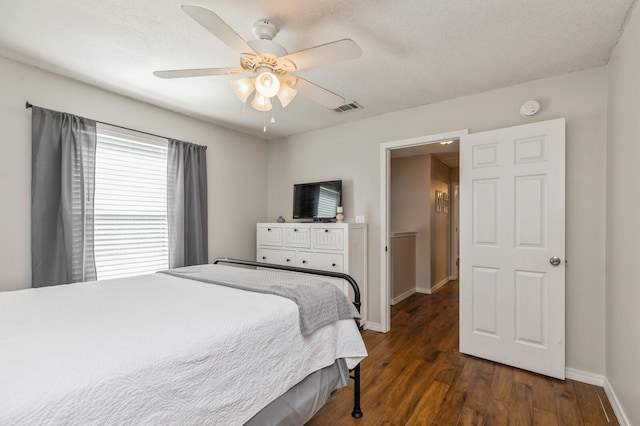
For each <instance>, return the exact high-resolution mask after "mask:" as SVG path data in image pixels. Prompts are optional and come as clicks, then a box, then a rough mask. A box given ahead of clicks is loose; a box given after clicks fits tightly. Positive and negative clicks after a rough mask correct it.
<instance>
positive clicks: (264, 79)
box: [255, 71, 280, 98]
mask: <svg viewBox="0 0 640 426" xmlns="http://www.w3.org/2000/svg"><path fill="white" fill-rule="evenodd" d="M255 85H256V91H257V92H258V93H260V94H261V95H262V96H264V97H266V98H270V97H272V96H275V95H276V94H277V93H278V91H279V90H280V80H279V79H278V77H276V75H275V74H273V73H272V72H270V71H265V72H262V73H260V74H258V75H257V76H256V82H255Z"/></svg>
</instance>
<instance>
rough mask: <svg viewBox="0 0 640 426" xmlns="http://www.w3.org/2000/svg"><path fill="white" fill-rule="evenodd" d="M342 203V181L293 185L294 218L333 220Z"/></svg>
mask: <svg viewBox="0 0 640 426" xmlns="http://www.w3.org/2000/svg"><path fill="white" fill-rule="evenodd" d="M341 205H342V181H341V180H332V181H327V182H313V183H299V184H295V185H293V218H294V219H311V220H313V221H318V222H322V221H331V220H335V218H336V208H337V207H338V206H341Z"/></svg>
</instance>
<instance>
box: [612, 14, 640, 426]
mask: <svg viewBox="0 0 640 426" xmlns="http://www.w3.org/2000/svg"><path fill="white" fill-rule="evenodd" d="M639 40H640V8H636V10H635V11H634V13H633V15H632V17H631V19H630V21H629V22H628V24H627V27H626V29H625V32H624V34H623V36H622V38H621V39H620V41H619V43H618V46H617V47H616V50H615V51H614V53H613V56H612V58H611V61H610V62H609V67H608V70H607V73H608V76H607V77H608V84H609V85H608V125H607V127H608V138H607V139H608V140H607V143H608V146H607V294H606V300H607V303H606V313H607V328H606V336H607V339H606V348H607V351H606V360H607V365H606V376H607V379H608V380H609V383H610V384H611V387H612V389H613V390H614V392H615V394H616V396H617V398H618V401H619V403H620V406H621V407H622V409H623V410H624V412H625V414H626V417H627V420H628V423H629V424H632V425H640V404H638V403H639V402H640V331H639V330H638V326H639V325H640V307H639V303H640V262H639V260H640V222H638V218H640V189H639V184H640V113H639V109H638V99H639V98H640V43H638V41H639Z"/></svg>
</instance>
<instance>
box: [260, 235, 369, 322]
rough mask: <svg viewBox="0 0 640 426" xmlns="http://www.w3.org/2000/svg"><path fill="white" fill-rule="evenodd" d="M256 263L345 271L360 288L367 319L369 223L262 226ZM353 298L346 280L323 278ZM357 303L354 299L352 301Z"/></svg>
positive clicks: (364, 319) (363, 314)
mask: <svg viewBox="0 0 640 426" xmlns="http://www.w3.org/2000/svg"><path fill="white" fill-rule="evenodd" d="M256 233H257V234H256V242H257V244H256V245H257V248H256V260H257V261H258V262H264V263H275V264H277V265H289V266H297V267H301V268H310V269H320V270H323V271H334V272H343V273H345V274H349V275H351V276H352V277H353V278H354V279H355V280H356V282H357V283H358V287H360V298H361V301H362V309H361V312H362V320H363V321H362V322H364V321H366V319H367V303H366V301H367V225H366V224H365V223H258V224H257V225H256ZM322 279H323V280H326V281H328V282H331V283H333V284H335V285H336V286H338V287H339V288H340V289H341V290H342V291H344V292H345V293H346V294H348V295H349V296H350V297H351V298H353V293H352V292H351V291H350V288H351V286H350V285H349V283H347V282H346V281H345V280H342V279H334V278H329V277H322ZM351 300H353V299H351Z"/></svg>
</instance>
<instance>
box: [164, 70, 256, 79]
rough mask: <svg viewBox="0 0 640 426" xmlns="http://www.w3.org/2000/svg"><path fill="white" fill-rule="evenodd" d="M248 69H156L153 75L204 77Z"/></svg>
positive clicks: (241, 71)
mask: <svg viewBox="0 0 640 426" xmlns="http://www.w3.org/2000/svg"><path fill="white" fill-rule="evenodd" d="M245 72H246V70H243V69H242V68H198V69H186V70H167V71H154V72H153V75H155V76H156V77H160V78H186V77H204V76H207V75H228V74H242V73H245Z"/></svg>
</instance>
